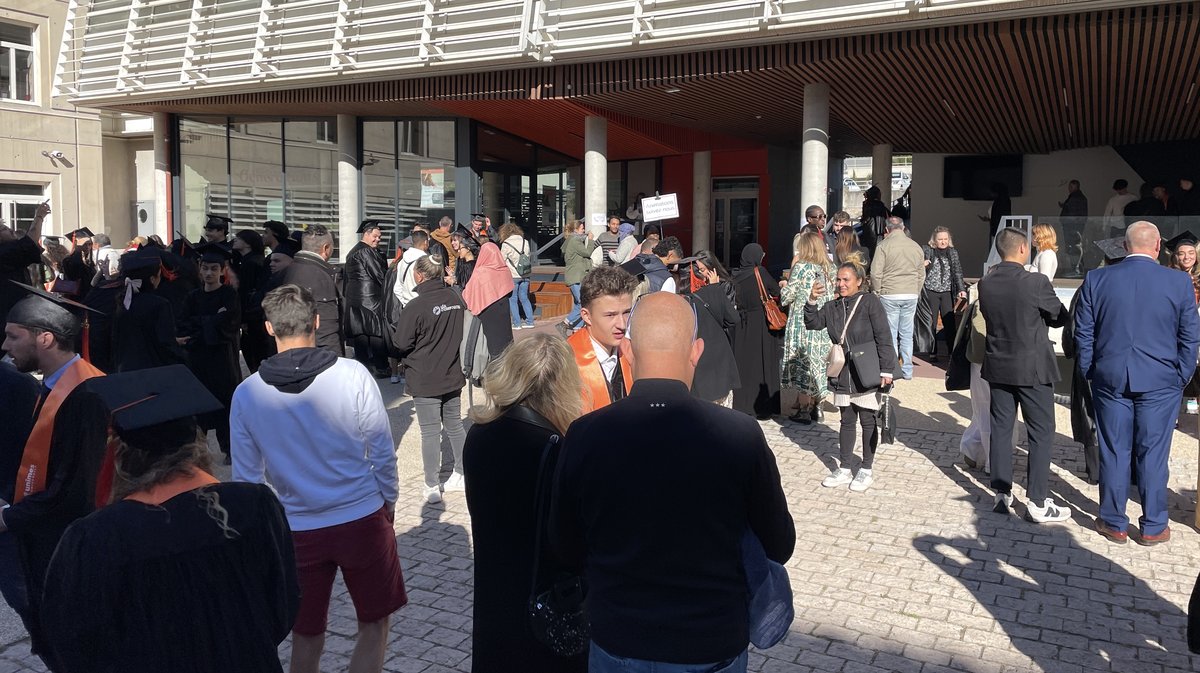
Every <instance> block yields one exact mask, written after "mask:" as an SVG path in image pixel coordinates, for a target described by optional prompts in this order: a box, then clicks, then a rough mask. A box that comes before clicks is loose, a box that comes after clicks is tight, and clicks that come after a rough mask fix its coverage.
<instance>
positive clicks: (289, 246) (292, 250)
mask: <svg viewBox="0 0 1200 673" xmlns="http://www.w3.org/2000/svg"><path fill="white" fill-rule="evenodd" d="M277 252H278V253H279V254H281V255H287V256H288V257H295V256H296V253H298V252H300V244H299V243H297V242H295V241H293V240H292V239H290V238H284V239H280V241H279V245H277V246H275V247H274V248H271V254H275V253H277Z"/></svg>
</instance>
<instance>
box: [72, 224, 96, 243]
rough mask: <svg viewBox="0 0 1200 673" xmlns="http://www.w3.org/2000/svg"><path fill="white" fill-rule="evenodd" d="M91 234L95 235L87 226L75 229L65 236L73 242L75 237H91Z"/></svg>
mask: <svg viewBox="0 0 1200 673" xmlns="http://www.w3.org/2000/svg"><path fill="white" fill-rule="evenodd" d="M93 236H95V234H93V233H92V230H91V229H88V228H87V227H83V228H81V229H76V230H75V231H72V232H71V233H69V234H67V238H68V239H70V240H71V242H72V243H73V242H75V239H77V238H92V237H93Z"/></svg>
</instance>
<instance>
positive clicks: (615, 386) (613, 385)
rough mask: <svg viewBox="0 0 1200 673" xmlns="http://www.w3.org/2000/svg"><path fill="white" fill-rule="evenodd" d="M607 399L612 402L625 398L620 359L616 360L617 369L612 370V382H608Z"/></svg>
mask: <svg viewBox="0 0 1200 673" xmlns="http://www.w3.org/2000/svg"><path fill="white" fill-rule="evenodd" d="M608 397H609V399H611V400H612V401H613V402H616V401H617V400H621V399H624V398H625V377H624V375H622V374H621V359H620V358H617V368H616V369H614V370H613V375H612V380H611V381H609V382H608Z"/></svg>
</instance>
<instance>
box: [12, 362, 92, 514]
mask: <svg viewBox="0 0 1200 673" xmlns="http://www.w3.org/2000/svg"><path fill="white" fill-rule="evenodd" d="M97 376H104V372H102V371H100V370H99V369H96V368H95V367H93V366H92V365H90V364H88V363H87V361H85V360H82V359H80V360H76V361H75V362H74V363H72V364H71V366H69V367H67V370H66V371H65V372H63V375H62V377H61V378H59V379H58V383H56V384H55V385H54V388H52V389H51V390H50V394H49V395H47V396H46V401H45V402H43V403H42V410H41V411H40V412H38V417H37V419H35V420H34V424H33V431H32V432H30V433H29V439H28V440H26V442H25V452H24V453H22V454H21V469H19V470H18V471H17V488H16V493H15V495H14V496H13V502H14V503H17V502H21V501H22V500H24V499H25V497H26V496H29V495H33V494H34V493H40V492H42V491H44V490H46V468H47V466H48V465H49V464H50V439H51V437H53V435H54V418H55V417H56V416H57V415H58V408H59V407H60V406H62V403H63V400H65V399H66V398H67V395H70V394H71V391H72V390H75V388H77V387H78V386H79V384H81V383H83V382H84V381H86V380H88V379H91V378H95V377H97Z"/></svg>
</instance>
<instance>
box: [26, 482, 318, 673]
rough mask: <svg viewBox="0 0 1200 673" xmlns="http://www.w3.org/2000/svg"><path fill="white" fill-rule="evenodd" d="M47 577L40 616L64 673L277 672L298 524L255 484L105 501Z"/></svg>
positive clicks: (65, 542)
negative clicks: (154, 500) (221, 517)
mask: <svg viewBox="0 0 1200 673" xmlns="http://www.w3.org/2000/svg"><path fill="white" fill-rule="evenodd" d="M202 493H206V494H208V495H210V496H213V497H212V499H211V500H208V499H201V494H202ZM213 503H219V505H220V507H221V508H222V509H223V510H224V512H226V513H227V514H228V522H227V529H228V530H226V529H225V528H223V527H222V526H220V525H218V523H217V522H216V521H215V520H214V514H213V510H214V509H215V508H214V507H213ZM46 577H47V587H46V593H45V598H44V608H43V621H44V623H45V625H46V628H47V632H48V635H49V637H50V640H51V643H52V645H53V648H54V651H55V653H56V655H57V656H58V658H59V661H60V663H61V669H62V670H63V671H65V672H67V673H75V672H76V671H79V672H81V673H82V672H86V673H108V672H112V673H117V672H124V671H147V672H149V671H164V672H165V671H171V673H190V672H195V673H201V672H208V671H247V672H254V673H258V672H264V673H265V672H267V671H270V672H277V671H282V670H283V669H282V667H281V666H280V664H279V656H278V654H277V652H276V648H277V646H278V645H279V643H280V642H281V641H283V639H284V638H285V637H287V634H288V632H289V631H290V630H291V628H292V622H293V620H294V619H295V617H296V612H297V611H298V609H299V606H300V589H299V585H298V584H297V581H296V563H295V558H294V555H293V551H292V541H291V531H290V530H289V528H288V525H287V519H286V518H284V514H283V507H282V506H281V505H280V504H279V501H278V500H277V499H276V498H275V496H274V495H273V494H272V493H271V491H270V489H269V488H268V487H266V486H262V485H260V484H244V483H228V484H217V485H214V486H209V487H206V488H203V489H197V490H194V491H187V492H184V493H181V494H179V495H177V496H175V497H174V498H171V499H170V500H168V501H166V502H165V503H163V504H162V505H161V506H150V505H145V504H142V503H139V502H134V501H131V500H124V501H121V502H118V503H115V504H112V505H109V506H108V507H105V508H103V509H101V510H99V511H97V512H95V513H94V514H92V515H91V516H89V517H87V518H85V519H83V520H81V521H79V522H77V523H76V524H75V525H73V526H71V527H70V529H68V530H67V532H66V534H65V535H63V538H62V542H61V544H60V545H59V547H58V551H57V553H56V554H55V555H54V560H53V561H52V562H51V564H50V568H49V571H48V572H47V574H46Z"/></svg>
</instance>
